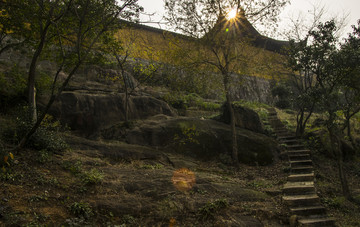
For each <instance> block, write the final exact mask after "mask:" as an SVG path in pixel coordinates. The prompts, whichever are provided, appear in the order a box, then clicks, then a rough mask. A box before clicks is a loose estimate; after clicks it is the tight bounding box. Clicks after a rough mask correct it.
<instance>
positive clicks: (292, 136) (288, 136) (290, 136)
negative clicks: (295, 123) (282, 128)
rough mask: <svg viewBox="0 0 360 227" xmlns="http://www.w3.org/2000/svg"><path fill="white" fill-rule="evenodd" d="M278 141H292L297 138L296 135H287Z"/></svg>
mask: <svg viewBox="0 0 360 227" xmlns="http://www.w3.org/2000/svg"><path fill="white" fill-rule="evenodd" d="M277 139H278V140H280V141H281V140H291V139H296V136H294V135H290V134H289V135H286V136H280V137H278V138H277Z"/></svg>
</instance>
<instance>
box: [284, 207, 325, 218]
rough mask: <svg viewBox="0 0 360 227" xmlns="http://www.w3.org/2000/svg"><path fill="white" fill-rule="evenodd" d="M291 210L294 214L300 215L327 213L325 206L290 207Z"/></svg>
mask: <svg viewBox="0 0 360 227" xmlns="http://www.w3.org/2000/svg"><path fill="white" fill-rule="evenodd" d="M290 211H291V213H292V214H295V215H298V216H310V215H319V214H325V213H326V209H325V207H323V206H306V207H297V208H290Z"/></svg>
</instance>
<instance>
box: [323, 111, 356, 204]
mask: <svg viewBox="0 0 360 227" xmlns="http://www.w3.org/2000/svg"><path fill="white" fill-rule="evenodd" d="M330 118H331V117H330ZM336 130H337V129H334V126H330V127H329V128H328V131H329V134H330V142H331V147H332V149H333V153H334V155H335V157H336V161H337V164H338V172H339V178H340V183H341V188H342V192H343V195H344V197H345V198H346V199H347V200H352V197H351V193H350V189H349V184H348V181H347V178H346V174H345V171H344V164H343V153H342V150H341V143H340V139H339V137H338V136H337V134H336V133H337V132H336Z"/></svg>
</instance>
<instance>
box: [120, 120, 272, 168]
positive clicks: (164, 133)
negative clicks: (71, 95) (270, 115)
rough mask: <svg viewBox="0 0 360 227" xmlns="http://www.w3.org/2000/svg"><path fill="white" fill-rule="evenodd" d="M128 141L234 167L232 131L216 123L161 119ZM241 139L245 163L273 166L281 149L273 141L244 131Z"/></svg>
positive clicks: (145, 125)
mask: <svg viewBox="0 0 360 227" xmlns="http://www.w3.org/2000/svg"><path fill="white" fill-rule="evenodd" d="M125 138H126V141H127V142H128V143H130V144H138V145H143V146H152V147H162V148H169V149H174V150H176V151H178V152H180V153H183V154H184V155H189V156H191V157H194V158H196V159H199V160H221V161H222V162H223V163H225V164H230V163H231V158H230V157H231V155H230V154H231V153H230V151H231V130H230V127H229V126H228V125H226V124H224V123H221V122H218V121H215V120H201V119H197V118H186V117H176V118H173V117H168V116H165V115H158V116H155V117H151V118H149V119H148V120H146V121H144V122H143V123H141V124H139V125H138V126H136V127H135V128H133V129H131V130H129V131H127V133H126V135H125ZM237 139H238V152H239V159H240V161H242V162H243V163H247V164H253V165H254V164H259V165H267V164H270V163H272V162H273V159H274V157H275V154H276V153H277V149H278V148H277V143H276V142H275V141H274V140H273V139H271V138H269V137H267V136H265V135H263V134H259V133H255V132H252V131H249V130H246V129H242V128H237Z"/></svg>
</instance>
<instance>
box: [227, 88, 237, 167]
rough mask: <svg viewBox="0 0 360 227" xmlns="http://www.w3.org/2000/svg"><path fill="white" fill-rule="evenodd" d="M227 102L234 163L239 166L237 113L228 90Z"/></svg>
mask: <svg viewBox="0 0 360 227" xmlns="http://www.w3.org/2000/svg"><path fill="white" fill-rule="evenodd" d="M226 103H227V106H228V110H229V113H230V127H231V143H232V149H231V156H232V160H233V163H234V165H235V166H236V167H238V166H239V156H238V148H237V138H236V127H235V113H234V108H233V107H232V102H231V98H230V94H229V92H226Z"/></svg>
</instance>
